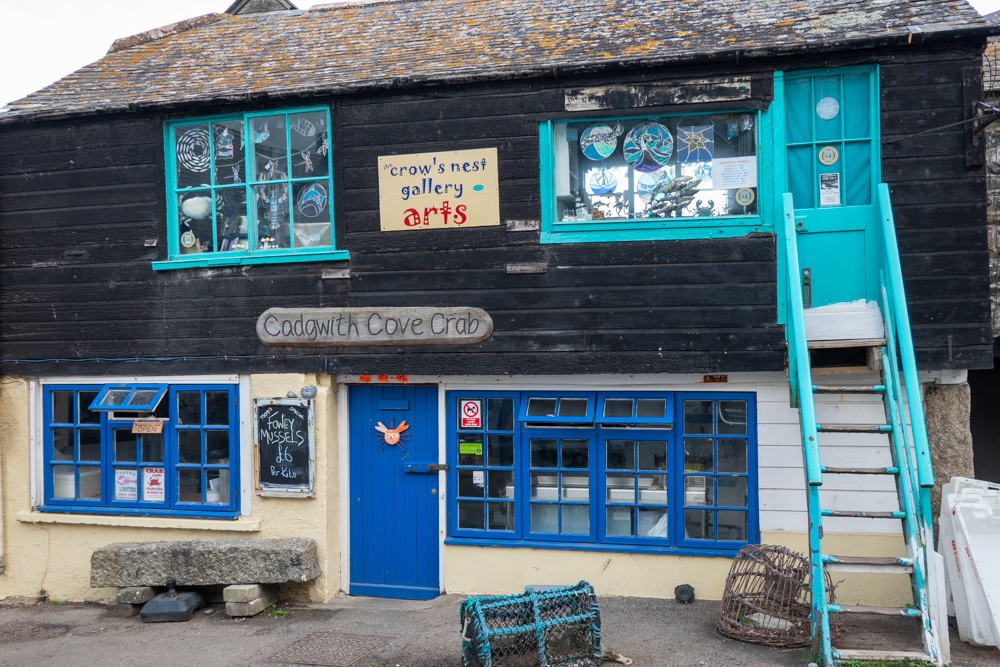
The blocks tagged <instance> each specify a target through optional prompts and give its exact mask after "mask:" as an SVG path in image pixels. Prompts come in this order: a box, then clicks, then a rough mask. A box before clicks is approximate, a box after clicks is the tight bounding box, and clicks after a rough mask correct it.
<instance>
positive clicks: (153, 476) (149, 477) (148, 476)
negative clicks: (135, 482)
mask: <svg viewBox="0 0 1000 667" xmlns="http://www.w3.org/2000/svg"><path fill="white" fill-rule="evenodd" d="M165 497H166V488H165V486H164V483H163V468H143V469H142V499H143V500H149V501H152V502H156V503H162V502H163V499H164V498H165Z"/></svg>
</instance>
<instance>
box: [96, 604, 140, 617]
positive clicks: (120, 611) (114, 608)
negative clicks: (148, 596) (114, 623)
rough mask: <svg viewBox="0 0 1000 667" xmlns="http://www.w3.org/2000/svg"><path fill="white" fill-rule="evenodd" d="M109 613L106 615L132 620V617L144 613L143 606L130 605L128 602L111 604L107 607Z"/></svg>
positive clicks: (106, 612)
mask: <svg viewBox="0 0 1000 667" xmlns="http://www.w3.org/2000/svg"><path fill="white" fill-rule="evenodd" d="M106 609H107V611H105V612H104V613H105V615H107V616H114V617H115V618H131V617H132V616H138V615H139V612H140V611H142V605H141V604H129V603H127V602H109V603H108V606H107V608H106Z"/></svg>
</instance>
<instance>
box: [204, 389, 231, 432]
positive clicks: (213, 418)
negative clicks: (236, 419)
mask: <svg viewBox="0 0 1000 667" xmlns="http://www.w3.org/2000/svg"><path fill="white" fill-rule="evenodd" d="M205 423H206V424H213V425H220V426H228V425H229V392H228V391H206V392H205Z"/></svg>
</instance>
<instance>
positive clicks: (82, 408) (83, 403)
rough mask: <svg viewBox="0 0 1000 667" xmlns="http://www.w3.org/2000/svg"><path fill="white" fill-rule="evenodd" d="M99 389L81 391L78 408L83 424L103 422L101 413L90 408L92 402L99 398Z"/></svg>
mask: <svg viewBox="0 0 1000 667" xmlns="http://www.w3.org/2000/svg"><path fill="white" fill-rule="evenodd" d="M99 393H100V392H98V391H81V392H80V393H79V397H78V398H77V401H78V406H79V407H78V410H79V412H77V414H78V415H79V416H80V423H81V424H100V423H101V413H100V412H97V411H96V410H90V409H89V407H90V404H91V403H93V402H94V399H95V398H97V395H98V394H99Z"/></svg>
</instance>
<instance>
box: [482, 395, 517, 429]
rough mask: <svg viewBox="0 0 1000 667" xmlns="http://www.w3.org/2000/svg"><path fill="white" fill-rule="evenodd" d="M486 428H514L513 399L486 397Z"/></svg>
mask: <svg viewBox="0 0 1000 667" xmlns="http://www.w3.org/2000/svg"><path fill="white" fill-rule="evenodd" d="M486 428H487V429H488V430H490V431H513V430H514V399H513V398H488V399H486Z"/></svg>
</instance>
